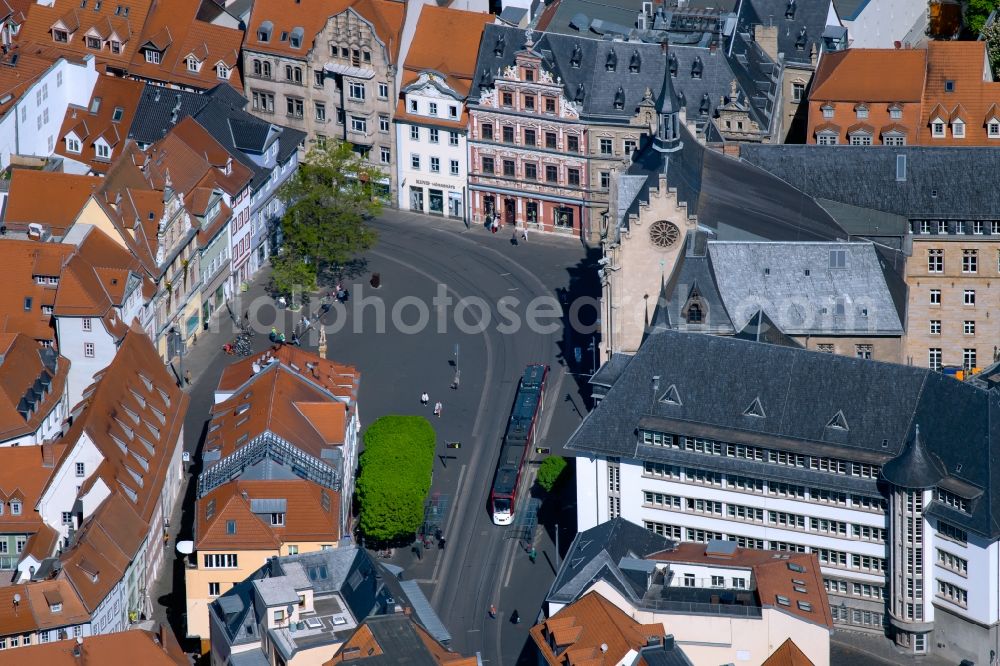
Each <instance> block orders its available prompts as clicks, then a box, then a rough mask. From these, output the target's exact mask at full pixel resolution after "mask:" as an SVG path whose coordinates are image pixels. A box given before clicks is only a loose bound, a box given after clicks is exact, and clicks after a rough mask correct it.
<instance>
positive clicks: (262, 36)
mask: <svg viewBox="0 0 1000 666" xmlns="http://www.w3.org/2000/svg"><path fill="white" fill-rule="evenodd" d="M273 31H274V24H273V23H271V22H270V21H264V22H263V23H261V24H260V27H259V28H257V41H258V42H261V43H262V44H267V43H268V42H269V41H271V33H272V32H273Z"/></svg>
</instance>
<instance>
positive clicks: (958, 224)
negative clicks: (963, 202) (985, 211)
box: [913, 190, 1000, 236]
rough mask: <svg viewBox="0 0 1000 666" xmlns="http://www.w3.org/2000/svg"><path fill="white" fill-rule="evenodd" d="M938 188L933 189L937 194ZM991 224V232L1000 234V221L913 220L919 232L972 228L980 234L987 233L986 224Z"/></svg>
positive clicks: (956, 231) (964, 230)
mask: <svg viewBox="0 0 1000 666" xmlns="http://www.w3.org/2000/svg"><path fill="white" fill-rule="evenodd" d="M936 192H937V190H931V194H932V195H935V193H936ZM987 224H989V229H990V234H992V235H998V234H1000V221H998V220H990V221H989V222H986V221H984V220H916V221H914V222H913V233H918V234H930V233H936V234H947V233H949V232H950V233H955V234H964V233H966V230H971V231H972V233H973V234H975V235H977V236H979V235H982V234H984V233H986V225H987Z"/></svg>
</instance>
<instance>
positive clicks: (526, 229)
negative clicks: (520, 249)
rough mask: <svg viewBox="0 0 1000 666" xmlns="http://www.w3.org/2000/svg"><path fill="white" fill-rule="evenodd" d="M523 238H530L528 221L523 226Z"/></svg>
mask: <svg viewBox="0 0 1000 666" xmlns="http://www.w3.org/2000/svg"><path fill="white" fill-rule="evenodd" d="M521 238H523V239H524V240H528V223H527V222H525V223H524V227H522V228H521Z"/></svg>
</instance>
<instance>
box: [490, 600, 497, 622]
mask: <svg viewBox="0 0 1000 666" xmlns="http://www.w3.org/2000/svg"><path fill="white" fill-rule="evenodd" d="M490 617H491V618H493V619H494V620H495V619H496V617H497V607H496V605H495V604H490Z"/></svg>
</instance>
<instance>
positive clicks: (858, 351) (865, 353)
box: [854, 345, 872, 359]
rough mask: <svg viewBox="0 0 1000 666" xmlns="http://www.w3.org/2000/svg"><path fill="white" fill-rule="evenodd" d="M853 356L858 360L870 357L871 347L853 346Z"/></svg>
mask: <svg viewBox="0 0 1000 666" xmlns="http://www.w3.org/2000/svg"><path fill="white" fill-rule="evenodd" d="M854 355H855V356H856V357H858V358H867V359H870V358H871V357H872V345H854Z"/></svg>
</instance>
